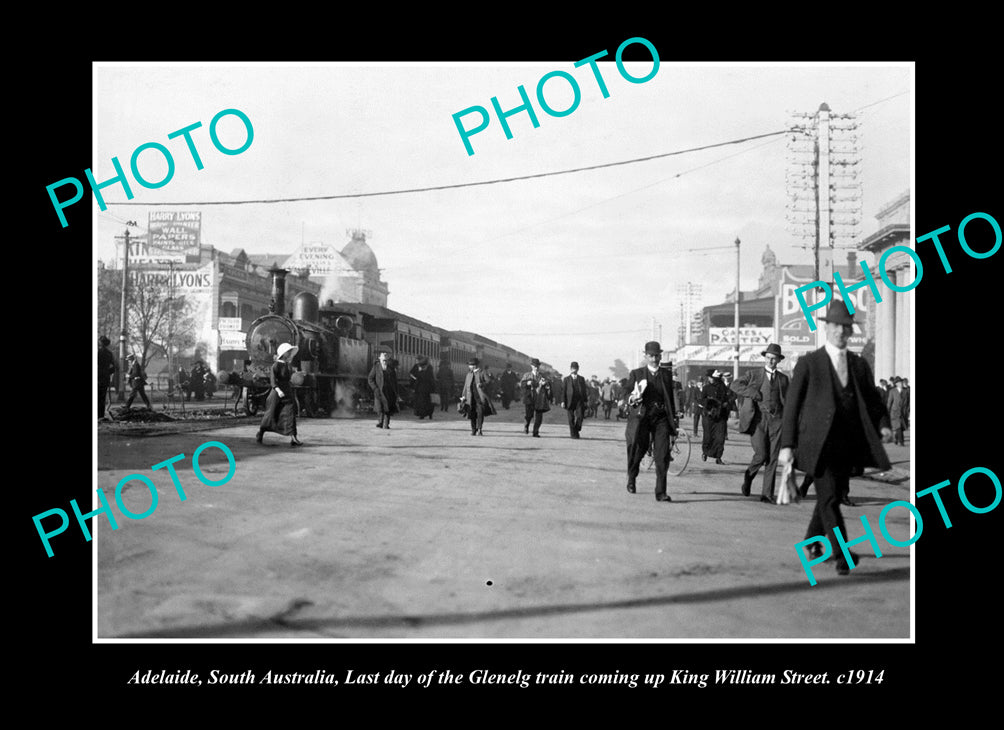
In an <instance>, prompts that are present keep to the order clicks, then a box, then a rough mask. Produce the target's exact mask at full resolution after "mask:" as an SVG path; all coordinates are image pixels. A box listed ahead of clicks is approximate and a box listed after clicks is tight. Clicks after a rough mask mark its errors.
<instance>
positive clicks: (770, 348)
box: [760, 342, 784, 360]
mask: <svg viewBox="0 0 1004 730" xmlns="http://www.w3.org/2000/svg"><path fill="white" fill-rule="evenodd" d="M760 354H761V355H762V356H763V357H767V356H768V355H776V356H777V359H778V360H784V355H782V354H781V346H780V345H779V344H777V343H776V342H771V343H770V344H769V345H767V349H766V350H764V351H763V352H761V353H760Z"/></svg>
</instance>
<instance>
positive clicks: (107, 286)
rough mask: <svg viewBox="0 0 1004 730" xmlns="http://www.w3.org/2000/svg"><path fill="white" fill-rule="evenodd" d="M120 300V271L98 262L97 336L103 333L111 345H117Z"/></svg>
mask: <svg viewBox="0 0 1004 730" xmlns="http://www.w3.org/2000/svg"><path fill="white" fill-rule="evenodd" d="M121 301H122V272H121V271H113V270H111V269H106V268H105V267H104V264H101V263H100V262H99V263H98V322H97V325H98V331H97V332H96V333H95V334H96V335H97V336H98V337H100V336H101V335H105V336H106V337H107V338H108V339H109V340H111V341H112V347H113V348H116V347H118V341H119V332H120V331H121V329H122V324H121V323H120V322H119V314H120V312H121V306H122V305H121Z"/></svg>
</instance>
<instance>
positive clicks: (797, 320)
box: [774, 269, 874, 352]
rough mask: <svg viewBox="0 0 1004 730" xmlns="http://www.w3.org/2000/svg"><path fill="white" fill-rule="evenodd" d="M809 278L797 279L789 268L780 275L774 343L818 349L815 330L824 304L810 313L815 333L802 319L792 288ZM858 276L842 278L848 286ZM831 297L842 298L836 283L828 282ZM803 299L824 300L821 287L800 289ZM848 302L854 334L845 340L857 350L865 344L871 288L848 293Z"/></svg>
mask: <svg viewBox="0 0 1004 730" xmlns="http://www.w3.org/2000/svg"><path fill="white" fill-rule="evenodd" d="M812 281H813V280H812V279H800V278H798V277H796V276H792V275H791V272H789V270H788V269H784V270H783V271H782V274H781V283H780V291H779V292H778V295H777V297H776V299H775V309H776V316H775V318H774V322H775V323H776V327H777V340H776V341H777V343H778V344H779V345H781V347H782V348H793V349H801V350H815V349H816V348H817V344H816V342H817V338H816V335H817V332H818V331H819V329H820V328H821V327H822V325H823V322H822V321H821V320H820V319H819V317H821V316H822V315H823V313H824V312H825V311H826V307H822V308H820V309H816V310H813V312H812V313H811V315H810V316H812V317H813V321H814V322H815V323H816V329H817V331H816V332H813V331H811V330H810V329H809V323H808V322H807V321H806V319H805V314H804V312H803V311H802V307H801V305H800V304H799V303H798V297H797V296H796V295H795V290H796V289H798V288H799V287H801V286H805V285H806V284H809V283H811V282H812ZM858 281H861V280H860V279H856V280H854V281H845V282H844V285H845V286H846V287H847V288H850V287H851V286H853V285H854V284H856V283H857V282H858ZM830 286H831V288H832V294H833V299H831V301H837V300H840V299H843V297H842V296H841V295H840V290H839V289H838V288H837V285H836V284H835V283H831V284H830ZM803 295H804V296H805V302H806V304H808V305H813V304H816V303H817V302H819V301H820V300H822V299H823V296H824V294H823V290H822V289H821V288H819V287H815V288H814V289H809V290H806V291H805V292H803ZM850 297H851V303H852V304H853V305H854V333H853V334H852V335H851V337H850V339H849V340H848V345H847V346H848V347H849V348H850V349H851V350H853V351H854V352H860V351H861V349H862V348H864V346H865V342H866V339H865V324H866V323H867V321H868V316H869V312H870V309H871V305H872V304H873V303H874V299H873V295H872V292H871V289H869V288H868V287H867V286H865V287H862V288H860V289H857V290H855V291H853V292H851V293H850Z"/></svg>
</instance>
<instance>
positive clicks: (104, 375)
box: [98, 335, 118, 419]
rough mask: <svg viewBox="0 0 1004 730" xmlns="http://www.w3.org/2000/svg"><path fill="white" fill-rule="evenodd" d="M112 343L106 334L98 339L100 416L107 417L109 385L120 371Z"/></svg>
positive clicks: (100, 417)
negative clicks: (106, 402)
mask: <svg viewBox="0 0 1004 730" xmlns="http://www.w3.org/2000/svg"><path fill="white" fill-rule="evenodd" d="M111 343H112V341H111V340H109V339H108V338H107V337H105V336H104V335H102V336H101V339H99V340H98V418H99V419H102V418H104V417H105V399H106V398H107V397H108V386H109V384H111V383H112V382H113V380H114V377H115V374H116V373H117V372H118V365H116V364H115V356H114V355H113V354H112V352H111V350H109V349H108V345H110V344H111Z"/></svg>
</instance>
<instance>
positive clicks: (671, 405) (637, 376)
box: [622, 368, 677, 445]
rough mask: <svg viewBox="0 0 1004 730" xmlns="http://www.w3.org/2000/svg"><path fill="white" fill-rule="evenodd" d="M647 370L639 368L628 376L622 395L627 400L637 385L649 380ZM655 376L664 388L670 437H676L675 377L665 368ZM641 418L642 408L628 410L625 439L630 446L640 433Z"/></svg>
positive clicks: (634, 407) (664, 401)
mask: <svg viewBox="0 0 1004 730" xmlns="http://www.w3.org/2000/svg"><path fill="white" fill-rule="evenodd" d="M647 369H648V368H638V369H637V370H632V371H631V374H630V375H629V376H628V380H627V385H626V387H625V388H624V392H623V393H622V395H623V397H625V398H627V397H628V396H630V395H631V393H633V392H634V387H635V384H636V383H640V382H641V381H643V380H645V379H646V378H647V376H646V374H645V371H646V370H647ZM655 376H656V378H657V383H658V384H659V385H661V386H662V387H661V392H662V402H663V404H664V405H665V406H666V415H667V416H668V418H669V434H670V436H675V435H676V434H677V430H676V401H675V399H674V393H673V376H672V374H670V373H669V372H667V371H666V370H664V369H663V368H659V370H658V371H657V372H656V374H655ZM646 387H651V386H646ZM641 418H642V414H641V409H640V408H638V407H637V406H633V407H631V408H629V409H628V421H627V429H626V430H625V437H626V438H627V442H628V445H630V444H631V443H632V442H633V441H634V435H635V433H637V431H638V422H639V421H640V420H641Z"/></svg>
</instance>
